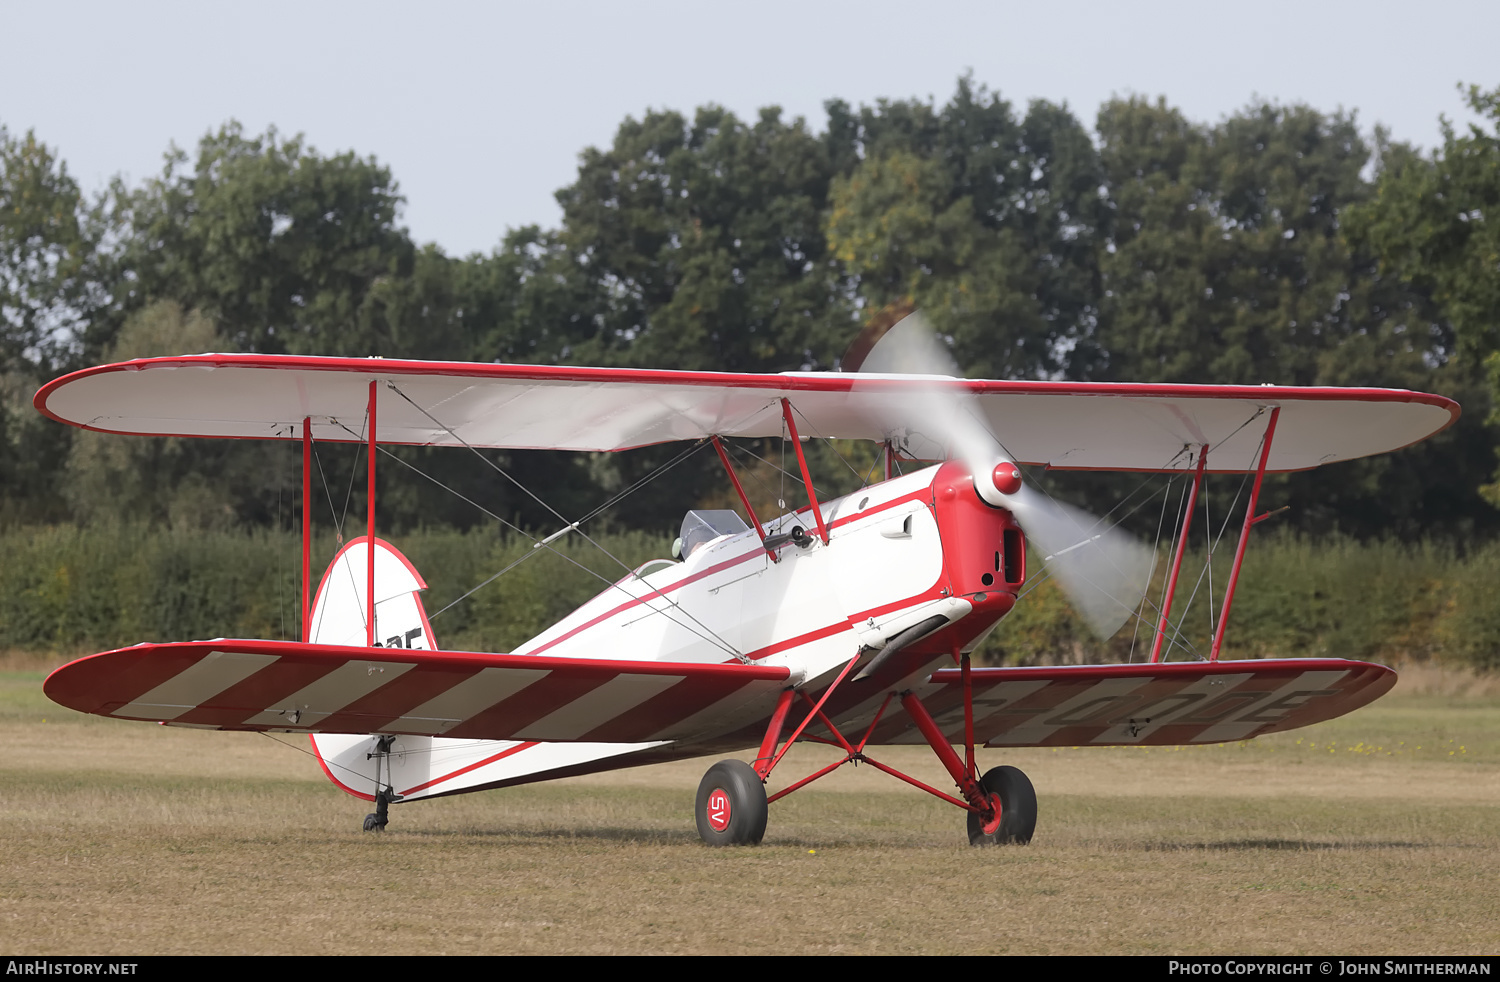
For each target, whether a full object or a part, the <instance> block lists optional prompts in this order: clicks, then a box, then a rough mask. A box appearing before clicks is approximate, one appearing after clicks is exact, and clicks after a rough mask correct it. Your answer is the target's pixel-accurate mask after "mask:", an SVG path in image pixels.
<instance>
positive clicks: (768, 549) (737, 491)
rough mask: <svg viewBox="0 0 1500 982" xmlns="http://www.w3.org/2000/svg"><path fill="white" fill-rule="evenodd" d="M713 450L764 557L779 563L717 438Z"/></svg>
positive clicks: (714, 438)
mask: <svg viewBox="0 0 1500 982" xmlns="http://www.w3.org/2000/svg"><path fill="white" fill-rule="evenodd" d="M712 440H713V444H714V449H715V450H717V451H719V459H720V460H721V461H723V462H724V470H725V472H726V473H728V474H729V480H730V481H732V482H733V483H734V493H735V494H737V495H739V496H740V504H742V505H744V506H745V514H747V515H749V516H750V522H751V523H752V524H753V525H754V526H755V534H756V535H758V536H760V544H761V546H762V547H764V548H765V550H766V555H768V556H770V557H771V562H773V563H775V562H780V561H781V557H780V556H778V555H776V550H775V549H772V548H771V547H770V546H768V545H766V530H765V529H764V528H762V527H761V524H760V519H759V518H757V517H756V516H755V509H754V508H753V507H752V506H751V504H750V499H749V498H747V497H746V496H745V489H744V488H743V487H741V486H740V479H739V475H737V474H735V472H734V465H732V464H730V462H729V454H727V453H725V452H724V442H723V441H722V440H720V439H719V438H718V437H717V436H714V437H712Z"/></svg>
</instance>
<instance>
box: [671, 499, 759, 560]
mask: <svg viewBox="0 0 1500 982" xmlns="http://www.w3.org/2000/svg"><path fill="white" fill-rule="evenodd" d="M749 527H750V526H748V525H746V524H745V520H744V519H743V518H741V517H740V515H739V512H736V511H732V510H730V509H727V508H726V509H718V510H697V509H694V510H693V511H690V512H688V513H687V515H685V516H684V517H683V519H682V531H681V533H680V534H679V535H678V537H677V541H676V542H674V543H672V558H673V559H686V558H688V557H689V556H691V555H692V554H693V551H694V550H695V549H697V548H698V547H699V546H702V545H705V544H707V543H709V542H712V541H713V540H714V539H718V538H721V537H723V536H726V535H738V534H739V533H741V532H743V531H745V530H746V529H748V528H749Z"/></svg>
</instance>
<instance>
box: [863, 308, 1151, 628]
mask: <svg viewBox="0 0 1500 982" xmlns="http://www.w3.org/2000/svg"><path fill="white" fill-rule="evenodd" d="M851 361H852V362H853V364H852V366H851V364H850V363H851ZM844 369H845V370H846V371H858V372H861V373H866V374H882V375H907V376H910V375H929V376H940V377H943V378H945V379H946V378H962V375H961V374H960V372H959V369H958V365H957V363H956V362H954V360H953V356H952V355H951V354H950V353H949V352H948V349H947V348H946V347H945V346H944V345H943V344H942V343H941V342H940V341H938V339H937V336H936V334H935V333H934V332H933V330H932V328H931V327H930V326H929V325H928V323H927V319H926V318H925V317H923V316H922V314H921V312H920V311H915V312H912V313H910V314H908V315H907V316H906V317H904V318H902V319H901V320H899V321H897V322H896V323H894V324H891V325H890V326H888V327H886V326H884V325H877V326H875V327H872V328H869V329H867V330H866V332H865V333H864V334H862V335H861V337H860V338H859V339H858V340H856V341H855V343H854V344H853V345H852V346H851V347H850V355H849V356H847V357H846V359H845V362H844ZM933 381H934V384H933V385H932V386H930V387H921V388H918V389H917V391H916V392H915V393H913V394H911V395H910V396H906V397H903V398H900V399H897V400H892V401H890V402H888V403H885V404H883V405H882V408H881V410H880V415H881V417H882V418H881V420H880V422H881V424H882V426H883V427H884V428H885V430H886V432H887V433H890V434H892V435H893V437H896V438H899V439H900V440H901V441H903V442H905V444H906V446H907V447H908V448H911V447H914V446H918V447H926V446H930V447H932V448H934V449H936V448H943V449H946V450H947V451H948V452H949V455H951V456H953V457H956V458H957V459H959V460H962V461H963V462H964V464H965V465H967V467H968V469H969V473H970V474H972V475H973V477H974V489H975V491H976V492H978V494H979V497H980V498H982V499H983V500H984V501H985V502H987V503H989V504H991V505H994V506H996V507H998V508H1005V509H1007V510H1009V511H1010V513H1011V514H1012V515H1014V516H1015V519H1016V523H1017V524H1018V525H1020V526H1021V530H1022V531H1023V532H1025V533H1026V536H1027V538H1028V539H1030V540H1031V544H1032V546H1033V547H1034V548H1035V549H1036V550H1037V551H1038V552H1040V553H1041V554H1042V556H1043V557H1044V559H1043V561H1044V562H1045V564H1046V566H1047V568H1048V569H1049V570H1050V571H1051V572H1052V575H1053V576H1055V577H1056V578H1057V580H1058V582H1059V584H1060V585H1061V586H1062V589H1063V592H1064V593H1066V594H1067V596H1068V600H1069V601H1070V602H1071V603H1072V605H1073V609H1074V610H1075V611H1077V612H1078V614H1079V616H1080V617H1082V618H1083V620H1084V622H1085V623H1086V624H1088V626H1089V628H1090V630H1092V631H1093V632H1094V633H1095V634H1097V635H1098V636H1099V637H1100V638H1109V637H1111V636H1112V635H1113V634H1114V633H1115V632H1116V631H1118V630H1119V629H1120V627H1121V626H1122V625H1123V624H1124V623H1125V622H1126V621H1127V620H1129V618H1130V616H1131V614H1132V613H1134V611H1135V609H1136V608H1137V607H1138V606H1139V605H1140V602H1141V597H1143V596H1144V595H1145V593H1146V587H1147V584H1148V579H1149V577H1150V573H1151V558H1152V557H1151V550H1150V549H1148V548H1147V547H1146V546H1144V545H1142V544H1141V543H1140V542H1138V541H1136V540H1135V539H1134V538H1132V537H1131V536H1130V535H1128V534H1126V533H1124V532H1121V531H1119V530H1117V529H1114V528H1110V527H1107V526H1105V525H1104V524H1103V522H1102V521H1101V520H1100V519H1097V518H1095V517H1094V516H1092V515H1090V514H1089V513H1088V512H1086V511H1083V510H1082V509H1079V508H1074V507H1072V506H1071V505H1065V504H1062V503H1061V502H1058V501H1054V500H1053V499H1051V498H1049V497H1048V496H1047V495H1045V494H1043V493H1042V492H1040V491H1038V490H1037V489H1035V488H1033V487H1030V486H1029V485H1027V484H1026V483H1025V482H1024V481H1023V479H1022V475H1021V469H1020V468H1019V467H1018V466H1016V464H1015V463H1013V462H1012V461H1011V460H1010V453H1009V452H1008V451H1007V450H1006V449H1005V445H1004V442H1003V441H1002V440H1001V439H1000V438H999V436H998V435H997V434H996V433H995V431H994V430H993V429H992V428H991V426H990V424H989V421H988V420H987V419H986V418H985V416H984V414H983V411H982V410H981V408H980V406H979V403H978V400H976V399H975V398H974V397H973V396H971V395H969V394H968V393H965V392H962V391H959V390H958V389H956V388H954V387H952V386H947V385H942V384H938V380H937V379H936V378H934V380H933ZM922 456H929V454H925V453H924V454H922Z"/></svg>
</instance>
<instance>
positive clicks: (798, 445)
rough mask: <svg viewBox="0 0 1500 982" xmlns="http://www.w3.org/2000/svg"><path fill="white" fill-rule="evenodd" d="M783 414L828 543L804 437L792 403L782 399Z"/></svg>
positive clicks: (798, 463)
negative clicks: (800, 433)
mask: <svg viewBox="0 0 1500 982" xmlns="http://www.w3.org/2000/svg"><path fill="white" fill-rule="evenodd" d="M781 415H782V416H783V417H784V418H785V419H786V428H787V431H788V432H789V433H791V435H792V447H793V448H794V449H795V450H796V451H797V465H798V466H799V467H801V468H802V483H803V484H805V485H806V486H807V500H808V501H810V502H812V512H813V518H816V519H817V520H818V535H819V536H821V537H822V539H823V544H824V545H825V546H826V545H828V526H827V525H826V524H824V522H823V509H821V508H819V507H818V491H817V489H816V488H814V487H813V482H812V475H811V474H809V473H808V471H807V457H806V456H805V455H804V454H803V453H802V438H801V437H799V436H798V435H797V424H796V423H794V422H792V404H791V403H790V402H788V401H787V400H786V399H782V400H781Z"/></svg>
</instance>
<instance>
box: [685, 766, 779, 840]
mask: <svg viewBox="0 0 1500 982" xmlns="http://www.w3.org/2000/svg"><path fill="white" fill-rule="evenodd" d="M695 815H696V818H697V820H698V835H699V836H701V837H702V839H703V841H704V842H706V843H707V844H708V845H711V846H753V845H756V844H758V843H759V842H760V840H761V838H762V837H763V836H764V835H765V834H766V786H765V784H763V783H762V782H761V778H760V775H759V774H757V773H756V772H755V768H753V767H751V766H750V765H749V764H747V763H745V762H744V761H741V760H721V761H719V762H718V763H717V764H715V765H714V766H712V767H710V768H709V769H708V773H707V774H705V775H703V781H702V782H701V783H700V784H699V785H698V803H697V808H696V809H695Z"/></svg>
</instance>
